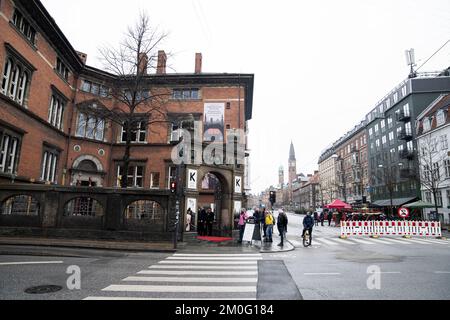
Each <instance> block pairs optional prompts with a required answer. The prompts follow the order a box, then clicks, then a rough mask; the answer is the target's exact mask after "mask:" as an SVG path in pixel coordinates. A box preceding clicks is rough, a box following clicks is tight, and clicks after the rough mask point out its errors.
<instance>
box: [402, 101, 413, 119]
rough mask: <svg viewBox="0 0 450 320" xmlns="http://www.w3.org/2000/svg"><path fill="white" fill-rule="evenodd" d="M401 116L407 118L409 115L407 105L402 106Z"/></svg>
mask: <svg viewBox="0 0 450 320" xmlns="http://www.w3.org/2000/svg"><path fill="white" fill-rule="evenodd" d="M403 114H404V115H405V117H409V116H410V115H411V114H410V112H409V103H407V104H405V105H404V106H403Z"/></svg>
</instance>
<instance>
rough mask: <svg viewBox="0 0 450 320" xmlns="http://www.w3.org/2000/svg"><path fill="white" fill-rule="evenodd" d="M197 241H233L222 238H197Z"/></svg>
mask: <svg viewBox="0 0 450 320" xmlns="http://www.w3.org/2000/svg"><path fill="white" fill-rule="evenodd" d="M197 239H198V240H203V241H210V242H224V241H230V240H233V238H223V237H197Z"/></svg>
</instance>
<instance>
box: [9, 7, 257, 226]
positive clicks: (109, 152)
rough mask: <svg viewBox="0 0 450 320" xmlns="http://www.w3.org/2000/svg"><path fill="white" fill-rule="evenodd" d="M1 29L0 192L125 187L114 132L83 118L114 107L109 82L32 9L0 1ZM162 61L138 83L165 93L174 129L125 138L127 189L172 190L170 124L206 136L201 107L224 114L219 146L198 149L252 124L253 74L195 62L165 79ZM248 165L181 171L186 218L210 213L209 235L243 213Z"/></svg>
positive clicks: (118, 133) (160, 127) (173, 133)
mask: <svg viewBox="0 0 450 320" xmlns="http://www.w3.org/2000/svg"><path fill="white" fill-rule="evenodd" d="M0 30H1V32H0V66H1V72H2V73H1V78H0V85H1V87H0V143H1V144H0V147H1V150H0V151H1V158H0V183H3V184H5V183H6V184H8V183H12V182H15V183H31V184H55V185H63V186H75V185H78V186H80V185H81V186H96V187H117V186H118V185H119V181H120V179H122V178H125V177H123V175H124V173H123V172H121V161H122V157H123V153H124V143H123V141H124V138H123V131H122V127H121V126H118V125H115V124H114V123H112V122H110V121H108V120H107V119H102V118H98V117H94V116H92V115H89V114H86V113H84V112H82V111H81V110H84V107H86V106H90V107H101V108H103V107H105V108H109V109H110V108H113V107H117V105H118V104H119V102H118V101H115V100H114V99H112V98H110V96H109V94H108V92H109V89H110V86H111V82H112V81H113V80H114V75H112V74H110V73H108V72H105V71H102V70H98V69H96V68H93V67H90V66H88V65H86V60H87V56H86V55H85V54H82V53H80V52H77V51H75V49H74V48H73V47H72V45H71V44H70V42H69V41H68V40H67V39H66V37H65V36H64V34H63V33H62V32H61V30H60V29H59V27H58V26H57V25H56V23H55V21H54V20H53V19H52V17H51V16H50V14H49V13H48V12H47V11H46V9H45V8H44V6H43V5H42V4H41V2H40V1H39V0H14V1H0ZM86 36H89V35H86ZM119 40H120V39H118V41H119ZM166 59H167V58H166V55H165V53H164V51H160V52H159V61H158V70H157V72H156V74H148V76H147V77H146V81H147V83H148V85H149V87H157V88H162V89H164V90H167V91H168V92H170V97H169V98H168V99H167V103H166V109H165V110H166V111H165V112H167V117H168V118H169V119H173V123H171V124H168V123H161V124H156V125H153V126H152V127H150V128H149V127H146V126H142V127H140V128H139V129H138V130H137V131H136V132H135V134H134V135H133V137H132V140H133V147H132V148H131V167H130V168H129V171H128V173H127V174H126V178H127V179H129V180H128V181H129V184H130V187H131V188H141V189H155V190H157V189H159V190H161V189H168V188H170V181H171V179H173V178H174V175H175V172H176V171H175V165H174V164H173V162H172V160H171V152H172V150H173V148H174V146H175V145H176V144H178V142H179V137H178V134H177V127H176V125H174V123H175V122H176V121H177V119H181V118H186V116H189V117H190V119H193V120H195V121H200V123H201V125H202V126H203V129H206V123H205V118H206V115H205V110H206V108H207V106H209V105H214V106H215V107H216V108H219V110H223V119H222V125H223V135H224V138H223V141H222V142H220V141H219V142H217V141H216V142H214V141H212V142H211V141H205V140H203V141H202V148H206V147H207V146H208V145H210V144H211V143H222V144H225V142H226V140H227V134H228V130H233V129H242V130H245V131H247V130H246V129H247V122H248V121H249V120H250V119H251V118H252V104H253V83H254V76H253V75H251V74H229V73H203V72H202V56H201V54H197V55H196V57H195V68H194V65H193V69H194V70H195V72H193V73H190V74H168V73H166V70H165V64H166ZM193 64H194V59H193ZM119 107H120V106H119ZM191 121H192V120H191ZM202 132H203V131H202ZM202 136H203V137H204V135H202ZM244 140H245V141H243V143H246V137H244ZM245 150H247V148H245ZM247 159H248V153H247V152H246V161H245V164H243V165H242V164H236V163H235V164H231V165H230V164H224V165H205V164H201V165H194V164H193V165H187V166H184V167H183V170H184V171H183V172H184V177H183V185H184V186H183V189H184V197H183V201H182V205H183V206H184V209H186V208H187V207H188V206H191V207H192V209H194V212H197V209H198V208H199V207H200V206H202V207H203V206H206V207H209V206H211V205H212V206H213V207H215V208H214V209H215V210H217V213H218V215H217V216H218V224H219V225H218V226H217V227H218V228H222V227H226V226H231V225H232V221H233V217H232V216H233V213H234V212H235V211H236V210H238V209H239V208H240V207H241V206H244V205H245V203H244V202H245V186H246V185H247V184H248V182H247V181H244V177H246V176H247V170H248V168H247V164H248V162H247ZM190 173H191V174H192V173H195V181H194V184H192V181H190V182H191V183H190V184H188V182H189V181H187V180H188V179H187V176H188V174H190ZM183 211H184V210H183Z"/></svg>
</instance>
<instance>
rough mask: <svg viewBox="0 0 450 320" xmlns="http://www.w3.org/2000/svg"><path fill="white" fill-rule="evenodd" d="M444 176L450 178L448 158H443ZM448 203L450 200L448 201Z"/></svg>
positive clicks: (449, 161)
mask: <svg viewBox="0 0 450 320" xmlns="http://www.w3.org/2000/svg"><path fill="white" fill-rule="evenodd" d="M444 169H445V177H446V178H450V160H449V159H447V160H444ZM449 205H450V202H449Z"/></svg>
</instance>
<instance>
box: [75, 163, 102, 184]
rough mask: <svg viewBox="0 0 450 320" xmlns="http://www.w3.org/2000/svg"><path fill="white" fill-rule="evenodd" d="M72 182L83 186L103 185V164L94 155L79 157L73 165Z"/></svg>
mask: <svg viewBox="0 0 450 320" xmlns="http://www.w3.org/2000/svg"><path fill="white" fill-rule="evenodd" d="M71 173H72V179H71V184H72V185H74V186H82V187H101V186H103V177H104V175H105V173H104V172H103V166H102V164H101V162H100V160H98V159H97V158H96V157H94V156H81V157H78V158H77V159H76V160H75V161H74V162H73V165H72V169H71Z"/></svg>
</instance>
